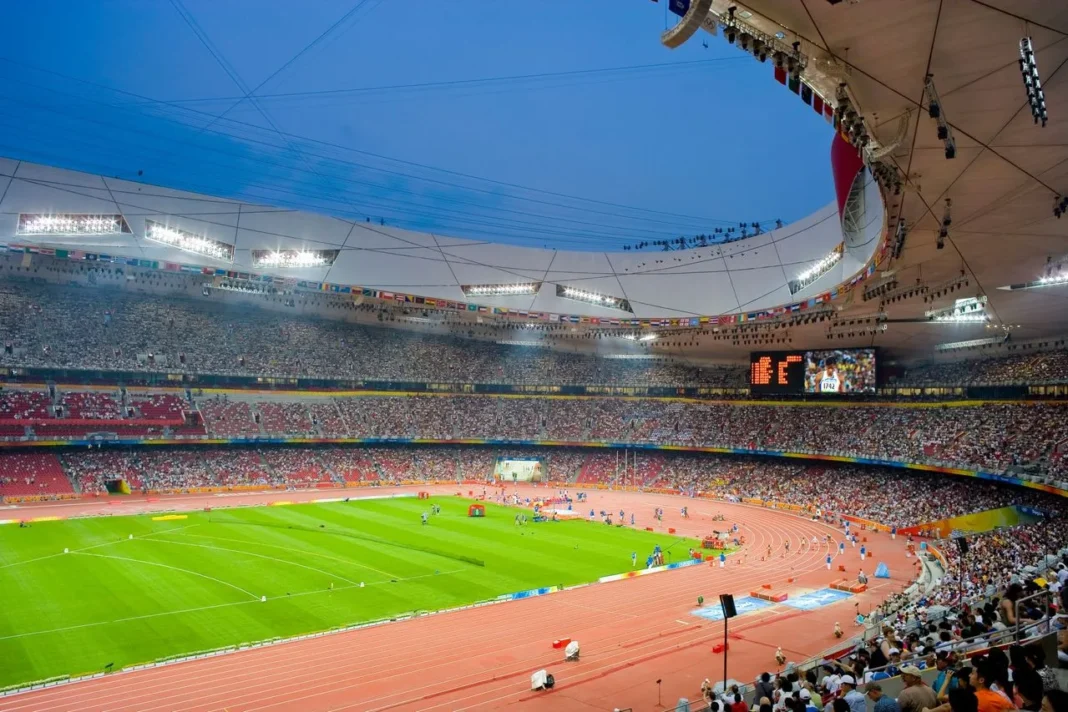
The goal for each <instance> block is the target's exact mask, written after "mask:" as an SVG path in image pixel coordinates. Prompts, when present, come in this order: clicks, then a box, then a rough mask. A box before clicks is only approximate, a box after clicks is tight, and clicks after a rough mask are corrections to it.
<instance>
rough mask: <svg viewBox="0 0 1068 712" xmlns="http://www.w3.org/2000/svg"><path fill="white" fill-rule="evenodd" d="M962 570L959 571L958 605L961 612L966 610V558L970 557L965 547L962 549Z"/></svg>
mask: <svg viewBox="0 0 1068 712" xmlns="http://www.w3.org/2000/svg"><path fill="white" fill-rule="evenodd" d="M959 551H960V571H958V572H957V605H958V606H960V609H961V613H963V612H964V570H965V565H964V560H965V559H966V558H967V557H968V555H967V554H966V553H964V549H960V550H959Z"/></svg>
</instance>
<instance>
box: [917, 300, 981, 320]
mask: <svg viewBox="0 0 1068 712" xmlns="http://www.w3.org/2000/svg"><path fill="white" fill-rule="evenodd" d="M924 316H926V317H927V321H933V322H939V323H954V324H969V323H970V324H985V323H986V322H987V315H986V296H985V295H982V294H980V295H979V296H977V297H966V298H964V299H958V300H956V301H955V302H954V303H953V306H951V307H946V308H944V309H929V310H928V311H926V312H924Z"/></svg>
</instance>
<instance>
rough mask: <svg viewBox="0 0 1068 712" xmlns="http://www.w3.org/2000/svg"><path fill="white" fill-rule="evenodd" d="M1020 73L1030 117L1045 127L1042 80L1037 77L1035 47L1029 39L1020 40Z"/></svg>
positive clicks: (1046, 115) (1046, 118)
mask: <svg viewBox="0 0 1068 712" xmlns="http://www.w3.org/2000/svg"><path fill="white" fill-rule="evenodd" d="M1020 73H1021V74H1023V82H1024V89H1025V90H1026V91H1027V103H1028V104H1030V106H1031V116H1032V117H1033V118H1034V120H1035V123H1036V124H1037V123H1039V122H1041V123H1042V126H1045V125H1046V121H1048V120H1049V115H1048V114H1047V113H1046V94H1045V92H1043V91H1042V80H1041V79H1039V77H1038V64H1036V63H1035V47H1034V45H1033V44H1031V38H1030V37H1024V38H1023V39H1021V40H1020Z"/></svg>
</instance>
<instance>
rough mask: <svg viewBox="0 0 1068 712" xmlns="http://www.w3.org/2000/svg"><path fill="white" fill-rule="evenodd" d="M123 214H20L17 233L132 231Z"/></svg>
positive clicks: (112, 233)
mask: <svg viewBox="0 0 1068 712" xmlns="http://www.w3.org/2000/svg"><path fill="white" fill-rule="evenodd" d="M131 232H133V231H132V230H130V226H129V225H127V224H126V219H125V218H124V217H123V216H122V215H96V214H82V213H64V214H61V215H39V214H26V213H20V214H19V222H18V225H17V226H16V227H15V234H16V235H56V236H68V237H73V236H75V235H118V234H121V233H131Z"/></svg>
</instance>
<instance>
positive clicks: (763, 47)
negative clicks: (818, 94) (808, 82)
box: [720, 5, 806, 80]
mask: <svg viewBox="0 0 1068 712" xmlns="http://www.w3.org/2000/svg"><path fill="white" fill-rule="evenodd" d="M752 16H753V14H752V13H751V12H749V11H748V10H740V11H739V10H738V8H737V7H736V6H734V5H732V6H730V7H728V8H727V14H726V16H721V17H720V22H721V23H722V25H723V36H724V37H725V38H726V39H727V42H728V43H730V44H736V45H737V47H738V48H739V49H740V50H742V51H743V52H748V53H750V54H752V55H753V58H754V59H756V60H758V61H760V62H766V61H768V57H772V58H773V59H774V60H775V66H776V67H779V68H785V69H786V71H787V72H788V73H789V74H790V77H791V78H792V79H794V80H799V79H800V78H801V72H802V70H803V69H804V67H805V64H806V58H805V57H804V56H803V55H802V54H801V43H800V42H794V43H793V44H792V45H787V44H785V43H784V42H782V39H783V38H784V37H785V35H784V34H783V33H781V32H780V33H776V34H775V35H769V34H767V33H765V32H762V31H761V30H759V29H758V28H757V27H755V26H754V25H751V24H749V23H748V22H746V20H748V19H749V18H751V17H752Z"/></svg>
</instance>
